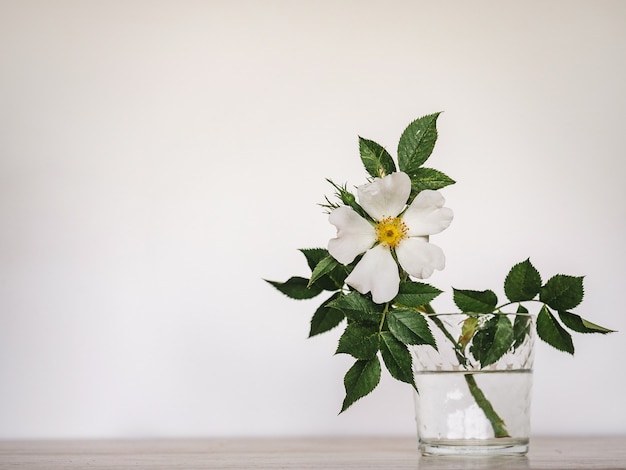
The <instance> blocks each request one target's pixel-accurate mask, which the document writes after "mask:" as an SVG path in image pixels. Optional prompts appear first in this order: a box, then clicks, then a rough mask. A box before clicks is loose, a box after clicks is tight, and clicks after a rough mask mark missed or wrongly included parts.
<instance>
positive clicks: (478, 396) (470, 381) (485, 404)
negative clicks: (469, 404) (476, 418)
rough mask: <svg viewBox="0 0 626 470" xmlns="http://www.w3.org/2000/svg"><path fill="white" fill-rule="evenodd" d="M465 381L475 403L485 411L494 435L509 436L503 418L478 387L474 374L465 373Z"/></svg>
mask: <svg viewBox="0 0 626 470" xmlns="http://www.w3.org/2000/svg"><path fill="white" fill-rule="evenodd" d="M465 381H466V382H467V386H468V387H469V391H470V393H471V394H472V396H473V397H474V400H475V401H476V404H477V405H478V406H479V407H480V409H481V410H483V412H484V413H485V416H486V417H487V419H488V420H489V422H490V423H491V427H492V428H493V433H494V435H495V437H511V436H510V435H509V433H508V431H507V430H506V426H505V424H504V420H503V419H502V418H500V416H499V415H498V413H496V410H494V409H493V406H492V404H491V402H490V401H489V400H488V399H487V397H486V396H485V394H484V393H483V391H482V390H481V389H480V387H479V386H478V384H477V383H476V379H475V378H474V374H465Z"/></svg>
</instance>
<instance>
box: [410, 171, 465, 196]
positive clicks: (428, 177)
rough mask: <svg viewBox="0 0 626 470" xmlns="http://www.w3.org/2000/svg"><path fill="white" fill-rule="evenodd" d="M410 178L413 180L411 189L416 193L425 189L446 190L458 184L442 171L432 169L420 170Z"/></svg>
mask: <svg viewBox="0 0 626 470" xmlns="http://www.w3.org/2000/svg"><path fill="white" fill-rule="evenodd" d="M409 177H410V178H411V187H412V188H413V191H414V192H416V193H419V192H420V191H422V190H424V189H441V188H445V187H446V186H450V185H451V184H454V183H455V182H456V181H454V180H453V179H452V178H450V177H449V176H447V175H446V174H444V173H442V172H441V171H439V170H433V169H432V168H418V169H417V170H415V171H414V172H413V173H411V174H410V175H409Z"/></svg>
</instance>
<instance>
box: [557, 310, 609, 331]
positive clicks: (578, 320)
mask: <svg viewBox="0 0 626 470" xmlns="http://www.w3.org/2000/svg"><path fill="white" fill-rule="evenodd" d="M559 318H560V319H561V321H562V322H563V324H564V325H565V326H566V327H568V328H569V329H570V330H573V331H576V332H578V333H600V334H603V335H605V334H607V333H615V330H609V329H608V328H605V327H603V326H600V325H596V324H595V323H591V322H590V321H588V320H585V319H584V318H582V317H580V316H579V315H576V314H574V313H570V312H559Z"/></svg>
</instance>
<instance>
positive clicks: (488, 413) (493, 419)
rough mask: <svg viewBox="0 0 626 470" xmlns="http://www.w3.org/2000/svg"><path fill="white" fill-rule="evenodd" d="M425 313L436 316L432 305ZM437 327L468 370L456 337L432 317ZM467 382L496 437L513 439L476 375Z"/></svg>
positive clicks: (466, 376)
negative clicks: (477, 380) (477, 381)
mask: <svg viewBox="0 0 626 470" xmlns="http://www.w3.org/2000/svg"><path fill="white" fill-rule="evenodd" d="M424 312H425V313H426V314H427V315H429V316H430V315H435V311H434V310H433V308H432V307H431V305H430V304H427V305H424ZM430 319H431V320H432V321H433V323H434V324H435V325H437V327H438V328H439V329H440V330H441V332H442V333H443V334H444V336H445V337H446V338H447V339H448V340H449V341H450V342H451V343H452V345H453V346H454V351H455V353H456V357H457V359H458V360H459V364H461V365H462V366H463V367H465V368H466V369H467V366H468V364H467V358H466V357H465V354H463V348H462V347H461V345H460V344H459V343H458V342H457V341H456V340H455V339H454V337H453V336H452V335H451V334H450V332H449V331H448V330H447V329H446V327H445V326H444V324H443V322H442V321H441V320H440V319H439V318H437V317H430ZM465 382H467V386H468V388H469V391H470V393H471V394H472V397H473V398H474V400H475V401H476V404H477V405H478V406H479V408H480V409H481V410H482V411H483V413H485V417H486V418H487V419H488V420H489V423H491V427H492V428H493V434H494V436H495V437H511V436H510V435H509V433H508V431H507V430H506V425H505V424H504V420H503V419H502V418H500V416H499V415H498V413H497V412H496V410H494V409H493V405H492V404H491V402H490V401H489V399H488V398H487V397H486V396H485V394H484V393H483V391H482V390H481V388H480V387H479V386H478V384H477V383H476V379H475V378H474V374H465Z"/></svg>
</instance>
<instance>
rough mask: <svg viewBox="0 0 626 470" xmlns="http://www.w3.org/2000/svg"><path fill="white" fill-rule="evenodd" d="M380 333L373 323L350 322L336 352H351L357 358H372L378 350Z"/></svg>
mask: <svg viewBox="0 0 626 470" xmlns="http://www.w3.org/2000/svg"><path fill="white" fill-rule="evenodd" d="M379 344H380V334H379V332H378V327H377V326H376V325H371V324H365V325H363V324H360V323H350V324H349V325H348V326H347V327H346V329H345V331H344V332H343V335H341V338H339V346H338V347H337V352H336V354H340V353H345V354H350V355H351V356H352V357H354V358H355V359H371V358H373V357H374V356H375V355H376V353H377V352H378V348H379Z"/></svg>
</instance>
